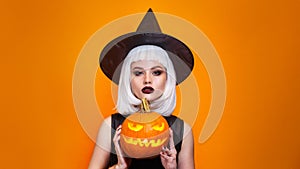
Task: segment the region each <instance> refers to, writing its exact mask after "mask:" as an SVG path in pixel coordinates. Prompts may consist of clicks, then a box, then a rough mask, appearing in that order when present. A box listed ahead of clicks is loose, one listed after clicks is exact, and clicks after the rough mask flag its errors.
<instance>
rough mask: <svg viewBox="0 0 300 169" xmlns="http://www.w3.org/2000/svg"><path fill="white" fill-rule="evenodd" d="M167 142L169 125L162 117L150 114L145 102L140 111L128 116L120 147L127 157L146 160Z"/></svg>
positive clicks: (158, 151)
mask: <svg viewBox="0 0 300 169" xmlns="http://www.w3.org/2000/svg"><path fill="white" fill-rule="evenodd" d="M168 142H169V125H168V122H167V121H166V120H165V118H164V117H163V116H161V115H160V114H158V113H156V112H150V110H149V105H148V102H147V100H145V99H143V100H142V105H141V111H140V112H136V113H134V114H131V115H130V116H128V117H127V118H126V119H125V120H124V122H123V124H122V131H121V137H120V145H121V148H122V150H123V151H124V152H125V153H126V155H127V156H129V157H133V158H148V157H153V156H156V155H158V154H159V153H160V151H161V149H162V146H166V145H167V144H168Z"/></svg>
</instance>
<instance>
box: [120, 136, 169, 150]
mask: <svg viewBox="0 0 300 169" xmlns="http://www.w3.org/2000/svg"><path fill="white" fill-rule="evenodd" d="M123 138H124V140H125V142H126V143H127V144H133V145H139V146H140V147H149V146H150V147H161V146H162V145H163V144H164V143H165V141H166V140H167V138H164V139H156V140H154V139H150V140H148V139H147V138H145V139H141V138H132V137H126V136H124V135H123Z"/></svg>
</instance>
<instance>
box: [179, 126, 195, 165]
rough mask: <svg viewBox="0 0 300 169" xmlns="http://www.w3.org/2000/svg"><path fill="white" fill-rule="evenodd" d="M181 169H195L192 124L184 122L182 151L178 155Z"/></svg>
mask: <svg viewBox="0 0 300 169" xmlns="http://www.w3.org/2000/svg"><path fill="white" fill-rule="evenodd" d="M178 158H179V160H178V168H179V169H194V168H195V166H194V137H193V131H192V128H191V126H190V125H189V124H188V123H186V122H184V133H183V140H182V146H181V151H180V152H179V155H178Z"/></svg>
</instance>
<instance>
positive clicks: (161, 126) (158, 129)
mask: <svg viewBox="0 0 300 169" xmlns="http://www.w3.org/2000/svg"><path fill="white" fill-rule="evenodd" d="M164 128H165V124H164V123H160V124H156V125H154V126H153V127H152V129H154V130H156V131H163V130H164Z"/></svg>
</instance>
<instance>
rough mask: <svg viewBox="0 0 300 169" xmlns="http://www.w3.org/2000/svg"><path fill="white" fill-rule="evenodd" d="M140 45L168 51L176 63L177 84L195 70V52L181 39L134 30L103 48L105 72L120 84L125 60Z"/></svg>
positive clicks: (101, 58) (103, 67)
mask: <svg viewBox="0 0 300 169" xmlns="http://www.w3.org/2000/svg"><path fill="white" fill-rule="evenodd" d="M140 45H156V46H159V47H161V48H163V49H164V50H166V51H167V53H168V55H169V57H170V59H171V61H172V62H173V65H174V69H175V72H176V82H177V84H179V83H181V82H182V81H183V80H185V79H186V78H187V77H188V76H189V74H190V73H191V71H192V70H193V67H194V58H193V54H192V52H191V50H190V49H189V48H188V47H187V46H186V45H185V44H184V43H183V42H181V41H180V40H178V39H176V38H174V37H172V36H170V35H167V34H163V33H138V32H133V33H129V34H125V35H123V36H120V37H118V38H116V39H114V40H113V41H111V42H110V43H108V44H107V45H106V46H105V47H104V48H103V50H102V52H101V54H100V59H99V62H100V67H101V69H102V71H103V73H104V74H105V75H106V76H107V77H108V78H109V79H111V80H112V81H113V82H114V83H116V84H119V77H120V70H121V67H122V63H123V60H124V59H125V58H126V56H127V54H128V53H129V51H130V50H131V49H133V48H135V47H137V46H140Z"/></svg>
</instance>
